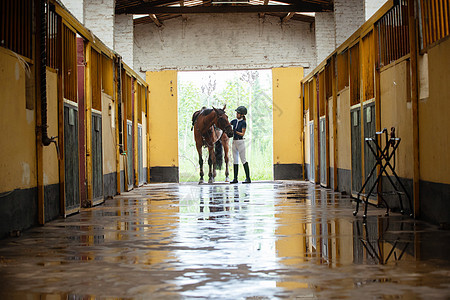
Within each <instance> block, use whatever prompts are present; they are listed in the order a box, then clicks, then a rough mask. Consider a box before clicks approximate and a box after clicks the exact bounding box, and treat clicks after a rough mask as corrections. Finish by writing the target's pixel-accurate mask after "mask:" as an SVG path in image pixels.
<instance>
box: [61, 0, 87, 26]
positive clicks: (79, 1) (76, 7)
mask: <svg viewBox="0 0 450 300" xmlns="http://www.w3.org/2000/svg"><path fill="white" fill-rule="evenodd" d="M61 2H62V3H63V5H64V6H65V7H66V8H67V9H68V10H69V11H70V13H71V14H72V15H73V16H74V17H75V18H77V19H78V21H80V22H81V23H82V24H84V1H83V0H61Z"/></svg>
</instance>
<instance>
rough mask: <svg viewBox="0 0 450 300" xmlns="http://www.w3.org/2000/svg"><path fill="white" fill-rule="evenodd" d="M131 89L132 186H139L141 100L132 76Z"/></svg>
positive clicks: (135, 80) (135, 81)
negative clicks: (139, 115)
mask: <svg viewBox="0 0 450 300" xmlns="http://www.w3.org/2000/svg"><path fill="white" fill-rule="evenodd" d="M131 85H132V88H131V89H132V91H133V96H132V97H133V99H134V101H133V107H132V108H131V109H132V110H133V133H134V135H133V141H134V147H133V157H134V159H133V162H134V164H133V166H134V186H136V187H137V186H139V155H138V151H139V149H138V148H139V141H138V139H139V138H138V136H139V129H138V113H139V111H138V108H139V105H138V103H139V101H141V99H140V97H139V93H138V92H137V89H138V87H139V86H138V84H137V79H135V78H132V84H131Z"/></svg>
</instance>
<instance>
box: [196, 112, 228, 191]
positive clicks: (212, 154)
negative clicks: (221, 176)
mask: <svg viewBox="0 0 450 300" xmlns="http://www.w3.org/2000/svg"><path fill="white" fill-rule="evenodd" d="M225 108H226V105H225V106H224V107H223V108H222V109H217V108H214V107H213V108H212V109H207V108H202V109H201V110H198V111H196V112H195V113H194V114H193V115H192V127H193V129H194V137H195V145H196V147H197V152H198V158H199V164H200V181H199V184H200V183H203V175H204V173H203V158H202V147H203V146H205V147H208V150H209V158H208V165H209V174H208V176H209V180H208V182H209V183H213V182H214V178H215V177H216V165H217V160H216V154H218V156H219V154H220V159H221V158H222V154H221V150H222V146H223V149H224V152H225V164H226V170H225V176H226V178H227V179H226V180H229V178H228V175H229V172H228V139H229V138H230V137H232V136H233V128H232V127H231V125H230V122H229V121H228V116H227V115H226V114H225ZM223 133H225V134H223ZM214 148H215V149H214ZM214 150H215V151H214ZM218 158H219V157H218ZM220 165H221V163H219V167H220Z"/></svg>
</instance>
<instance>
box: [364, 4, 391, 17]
mask: <svg viewBox="0 0 450 300" xmlns="http://www.w3.org/2000/svg"><path fill="white" fill-rule="evenodd" d="M386 2H387V0H366V5H365V17H366V21H367V20H369V19H370V17H371V16H373V14H374V13H376V12H377V10H379V9H380V7H382V6H383V4H385V3H386Z"/></svg>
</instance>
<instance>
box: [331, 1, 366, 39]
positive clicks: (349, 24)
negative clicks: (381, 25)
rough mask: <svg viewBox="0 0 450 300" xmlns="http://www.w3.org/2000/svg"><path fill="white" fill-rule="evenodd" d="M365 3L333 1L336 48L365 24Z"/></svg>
mask: <svg viewBox="0 0 450 300" xmlns="http://www.w3.org/2000/svg"><path fill="white" fill-rule="evenodd" d="M364 9H365V1H363V0H335V1H334V19H335V24H336V26H335V29H336V47H339V46H340V45H341V44H342V43H343V42H345V40H346V39H347V38H348V37H350V36H351V35H352V34H353V33H354V32H355V31H356V30H357V29H358V28H359V27H360V26H361V25H362V24H364V22H365V15H364Z"/></svg>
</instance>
